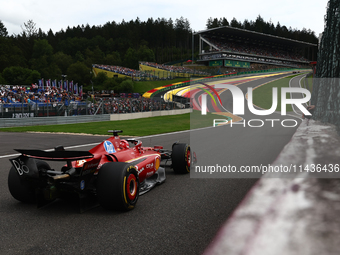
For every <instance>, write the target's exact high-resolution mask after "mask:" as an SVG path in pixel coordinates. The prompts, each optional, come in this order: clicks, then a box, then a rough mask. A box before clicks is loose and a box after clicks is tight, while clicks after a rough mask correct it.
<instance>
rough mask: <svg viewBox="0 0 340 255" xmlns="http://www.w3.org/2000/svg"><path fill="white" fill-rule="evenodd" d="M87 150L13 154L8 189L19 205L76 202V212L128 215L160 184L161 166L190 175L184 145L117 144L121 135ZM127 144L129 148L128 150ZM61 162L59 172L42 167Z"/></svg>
mask: <svg viewBox="0 0 340 255" xmlns="http://www.w3.org/2000/svg"><path fill="white" fill-rule="evenodd" d="M109 132H112V133H113V136H112V137H110V138H109V139H107V140H105V141H103V142H102V143H100V144H98V145H97V146H95V147H94V148H92V149H91V150H89V151H66V150H64V148H63V147H62V146H58V147H56V148H55V149H54V151H49V152H46V151H41V150H16V151H18V152H19V153H21V155H20V156H19V157H17V158H14V159H11V160H10V161H11V163H12V165H13V166H12V167H11V169H10V172H9V176H8V187H9V191H10V193H11V194H12V196H13V197H14V198H15V199H17V200H19V201H21V202H34V201H36V202H37V205H38V207H42V206H44V205H46V204H48V203H50V202H52V201H54V200H55V199H57V198H68V197H70V195H71V194H75V195H76V196H77V197H79V201H80V211H81V212H83V211H85V210H86V209H89V208H92V207H93V206H94V205H97V204H99V205H101V206H102V207H104V208H107V209H118V210H125V211H127V210H131V209H133V208H134V207H135V205H136V203H137V200H138V197H139V195H142V194H144V193H145V192H147V191H149V190H150V189H151V188H153V187H154V186H155V185H157V184H161V183H163V182H164V181H165V178H166V177H165V168H164V166H165V165H166V164H167V162H168V161H171V163H172V164H171V166H172V168H173V170H174V171H175V172H176V173H179V174H185V173H189V172H190V163H191V152H190V146H189V145H188V144H184V143H174V144H173V145H172V149H171V150H165V149H163V147H162V146H154V147H143V146H142V142H141V141H139V140H135V139H126V140H124V139H120V137H119V136H118V133H121V132H122V131H121V130H114V131H109ZM130 144H131V147H130ZM47 160H50V161H66V162H67V164H66V165H64V166H63V167H61V169H60V170H55V169H51V167H50V166H49V164H48V163H47V162H46V161H47Z"/></svg>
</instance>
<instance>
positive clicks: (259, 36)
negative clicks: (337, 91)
mask: <svg viewBox="0 0 340 255" xmlns="http://www.w3.org/2000/svg"><path fill="white" fill-rule="evenodd" d="M198 34H202V35H204V34H206V35H209V36H218V37H222V38H223V37H226V38H230V37H235V38H249V39H253V40H258V41H266V42H272V43H277V44H285V45H291V46H294V47H303V46H304V47H306V46H309V47H310V46H311V47H317V44H313V43H308V42H302V41H297V40H292V39H288V38H283V37H279V36H274V35H268V34H263V33H259V32H254V31H250V30H245V29H240V28H235V27H229V26H224V27H217V28H211V29H207V30H202V31H199V32H197V33H195V35H198Z"/></svg>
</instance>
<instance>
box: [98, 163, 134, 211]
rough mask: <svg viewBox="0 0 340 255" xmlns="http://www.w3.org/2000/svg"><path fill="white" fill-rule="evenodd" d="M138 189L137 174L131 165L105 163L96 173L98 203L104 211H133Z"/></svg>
mask: <svg viewBox="0 0 340 255" xmlns="http://www.w3.org/2000/svg"><path fill="white" fill-rule="evenodd" d="M139 188H140V185H139V177H138V172H137V170H136V168H135V167H134V166H133V165H130V164H127V163H123V162H112V163H106V164H105V165H103V166H102V167H101V168H100V170H99V172H98V179H97V195H98V201H99V204H100V205H101V206H102V207H104V208H105V209H109V210H120V211H129V210H132V209H134V207H135V206H136V203H137V200H138V197H139Z"/></svg>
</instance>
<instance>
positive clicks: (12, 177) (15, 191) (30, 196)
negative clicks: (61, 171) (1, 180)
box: [8, 160, 51, 203]
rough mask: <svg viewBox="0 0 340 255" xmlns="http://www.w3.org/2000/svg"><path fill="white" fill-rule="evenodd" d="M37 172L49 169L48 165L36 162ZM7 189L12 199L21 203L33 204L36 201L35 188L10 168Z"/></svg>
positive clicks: (43, 162)
mask: <svg viewBox="0 0 340 255" xmlns="http://www.w3.org/2000/svg"><path fill="white" fill-rule="evenodd" d="M36 164H37V168H38V171H39V170H41V169H51V167H50V166H49V164H48V163H46V162H45V161H42V160H36ZM8 189H9V192H10V193H11V195H12V197H14V198H15V199H16V200H18V201H20V202H23V203H33V202H35V200H36V197H35V188H34V187H33V186H32V185H31V183H30V182H29V180H27V179H26V178H25V177H20V176H19V174H18V172H17V171H16V170H15V168H14V167H13V166H12V167H11V169H10V170H9V174H8Z"/></svg>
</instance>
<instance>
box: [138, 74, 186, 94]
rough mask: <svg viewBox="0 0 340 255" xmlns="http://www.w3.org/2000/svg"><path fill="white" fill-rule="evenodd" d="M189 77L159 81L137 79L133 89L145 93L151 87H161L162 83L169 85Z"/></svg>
mask: <svg viewBox="0 0 340 255" xmlns="http://www.w3.org/2000/svg"><path fill="white" fill-rule="evenodd" d="M187 80H190V78H177V79H173V80H160V81H138V82H134V84H133V91H134V92H135V93H141V94H143V93H145V92H147V91H149V90H151V89H154V88H157V87H161V86H164V85H169V84H173V83H177V82H182V81H187Z"/></svg>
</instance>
